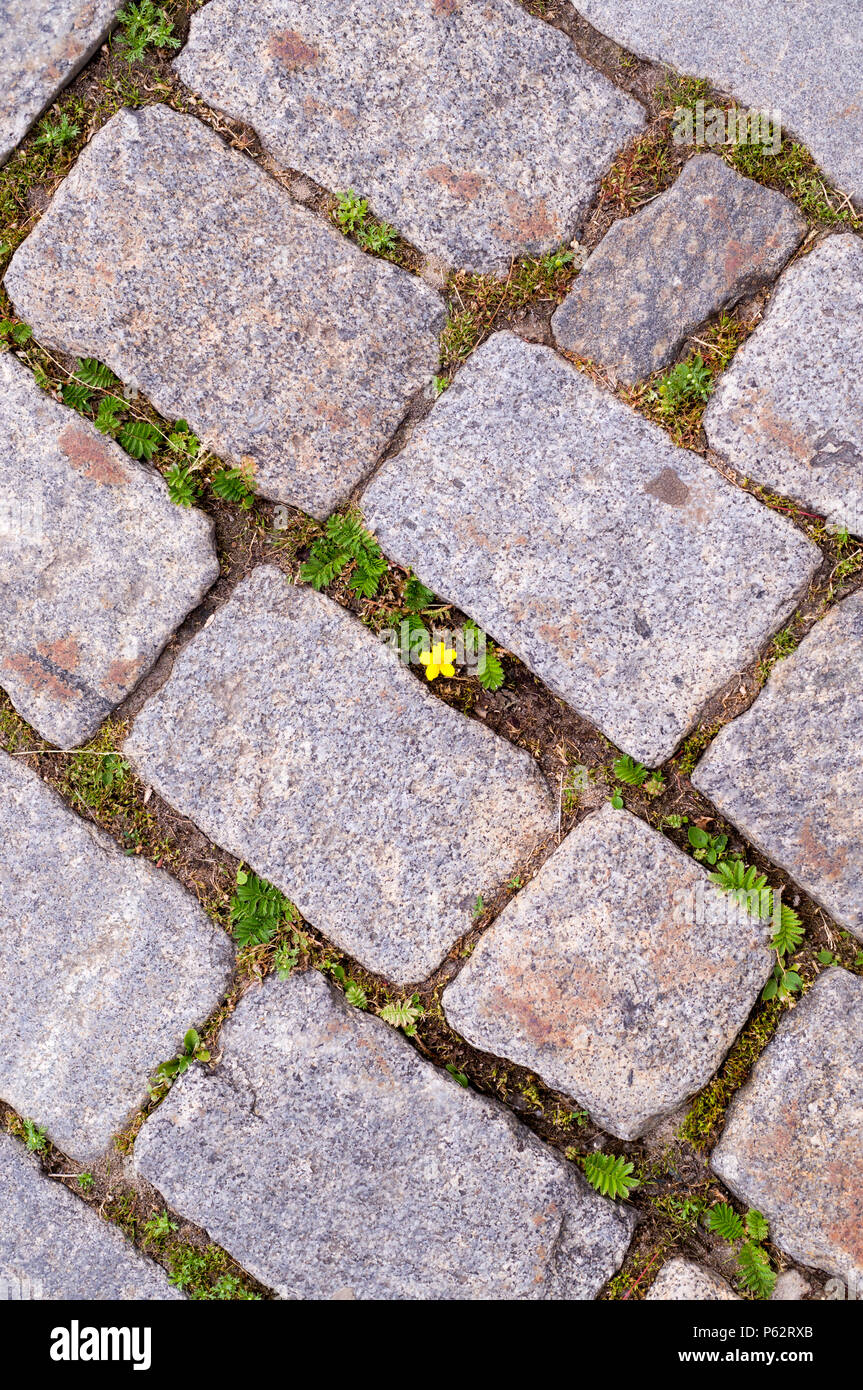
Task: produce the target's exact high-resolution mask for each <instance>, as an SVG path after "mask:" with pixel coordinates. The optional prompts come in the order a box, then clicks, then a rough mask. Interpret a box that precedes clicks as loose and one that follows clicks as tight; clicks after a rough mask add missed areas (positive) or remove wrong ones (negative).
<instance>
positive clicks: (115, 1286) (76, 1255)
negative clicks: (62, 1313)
mask: <svg viewBox="0 0 863 1390" xmlns="http://www.w3.org/2000/svg"><path fill="white" fill-rule="evenodd" d="M0 1210H2V1213H3V1219H2V1221H0V1301H2V1300H4V1299H9V1300H12V1301H14V1302H23V1301H26V1300H30V1299H33V1300H36V1301H41V1300H46V1301H47V1300H52V1301H53V1300H58V1299H59V1300H65V1299H73V1300H81V1301H84V1300H88V1301H89V1300H99V1301H100V1302H101V1301H110V1300H113V1299H139V1300H143V1299H147V1300H152V1299H159V1300H162V1299H165V1300H172V1299H182V1297H183V1295H182V1294H181V1293H180V1292H179V1290H177V1289H175V1288H173V1287H172V1286H171V1285H170V1284H169V1283H168V1278H167V1275H166V1274H165V1272H164V1270H162V1269H160V1268H159V1266H158V1265H157V1264H153V1263H151V1261H149V1260H146V1259H144V1257H143V1255H139V1254H138V1252H137V1250H136V1249H135V1248H134V1246H132V1245H130V1244H129V1242H128V1241H127V1240H125V1239H124V1237H123V1236H122V1235H121V1233H120V1231H119V1230H118V1229H117V1227H116V1226H111V1225H110V1224H109V1223H108V1222H107V1221H100V1219H99V1217H98V1216H97V1215H96V1213H95V1212H94V1211H92V1210H91V1209H90V1207H88V1206H85V1204H84V1203H83V1202H82V1201H80V1200H79V1199H78V1198H76V1197H74V1196H73V1195H72V1193H71V1192H69V1191H68V1190H67V1189H66V1188H65V1187H64V1186H63V1185H62V1183H60V1182H57V1181H56V1180H54V1179H53V1178H49V1177H47V1176H46V1174H45V1173H44V1172H43V1171H42V1168H41V1166H40V1164H39V1162H38V1160H37V1159H36V1158H34V1157H33V1156H32V1155H31V1154H28V1153H27V1151H26V1149H25V1148H24V1146H23V1144H21V1143H19V1142H18V1141H17V1140H15V1139H13V1138H12V1136H11V1135H10V1134H0ZM10 1321H11V1320H10Z"/></svg>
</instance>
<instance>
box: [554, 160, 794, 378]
mask: <svg viewBox="0 0 863 1390" xmlns="http://www.w3.org/2000/svg"><path fill="white" fill-rule="evenodd" d="M805 234H806V219H805V218H804V217H803V216H802V215H801V214H800V213H799V212H798V211H797V209H796V208H795V206H794V204H793V203H791V202H789V201H788V199H787V198H784V197H783V196H782V194H781V193H774V192H773V191H772V189H769V188H762V186H761V185H760V184H758V183H754V182H753V181H752V179H744V178H741V176H740V174H736V173H735V172H734V170H733V169H730V168H729V167H728V165H727V164H726V163H725V162H724V161H723V160H721V159H718V158H717V157H716V155H712V154H709V155H698V156H696V158H695V159H690V160H689V161H688V163H687V164H685V165H684V167H683V171H682V173H681V174H680V177H679V178H678V180H677V182H676V183H675V184H673V185H672V187H671V188H670V189H669V190H668V192H667V193H663V194H661V196H660V197H658V198H655V199H654V200H653V202H652V203H650V204H649V206H648V207H646V208H642V210H641V212H637V213H636V214H635V216H634V217H626V218H621V219H620V220H619V221H617V222H615V223H614V224H613V225H612V227H611V228H610V230H609V231H608V232H607V233H606V235H605V236H604V237H603V239H602V241H601V242H600V243H599V246H598V247H597V248H596V250H595V251H594V252H593V254H592V256H590V258H589V259H588V261H587V264H586V265H585V267H584V269H583V270H582V272H581V274H580V275H579V277H578V279H577V280H576V282H575V287H574V288H573V289H572V291H571V292H570V293H569V295H567V297H566V299H565V300H564V301H563V303H562V304H561V306H560V308H559V309H558V310H557V312H556V313H555V315H554V318H553V319H552V328H553V329H554V333H555V336H556V338H557V341H558V342H559V343H560V345H561V347H564V348H568V349H569V350H570V351H571V352H575V353H577V354H578V355H579V356H580V357H588V358H591V359H592V360H593V361H596V362H601V363H603V365H604V366H606V367H609V368H611V370H612V371H613V372H614V374H615V376H617V377H618V378H619V379H620V380H621V381H629V382H634V381H637V380H638V379H639V378H640V377H644V376H649V374H650V373H651V372H655V371H657V370H658V369H659V368H660V367H664V366H666V364H667V363H669V362H672V361H673V360H674V358H675V356H676V355H677V352H678V350H679V349H680V348H681V347H682V345H683V343H684V342H685V340H686V339H687V338H688V337H689V335H690V334H691V333H693V332H694V331H695V329H696V328H698V326H699V324H701V323H703V322H704V321H705V319H707V318H709V317H710V315H711V314H713V313H716V311H717V310H719V309H721V308H723V307H729V306H730V305H733V304H735V303H736V302H737V300H738V299H740V297H741V296H742V295H744V294H747V293H749V292H750V291H752V290H754V289H756V288H758V286H759V285H761V284H763V283H764V282H765V281H767V280H769V279H771V278H772V277H773V276H774V275H776V274H778V272H779V271H780V270H781V269H782V267H783V265H784V264H785V262H786V261H787V260H788V257H789V256H790V255H791V253H792V252H793V251H794V249H795V248H796V247H797V246H798V245H799V244H800V242H801V241H802V240H803V237H804V236H805Z"/></svg>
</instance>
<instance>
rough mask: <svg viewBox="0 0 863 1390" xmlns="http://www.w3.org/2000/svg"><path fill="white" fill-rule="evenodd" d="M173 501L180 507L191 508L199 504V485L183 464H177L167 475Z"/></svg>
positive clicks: (166, 478)
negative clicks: (196, 503)
mask: <svg viewBox="0 0 863 1390" xmlns="http://www.w3.org/2000/svg"><path fill="white" fill-rule="evenodd" d="M165 482H166V483H167V484H168V493H169V495H170V498H171V501H172V502H174V503H175V504H176V505H177V506H178V507H191V506H192V505H193V503H195V502H197V500H198V495H199V485H198V480H197V478H196V477H195V476H194V475H193V474H192V473H190V472H189V470H188V468H187V467H186V466H185V465H184V464H182V463H175V464H174V465H173V467H172V468H169V469H168V471H167V473H166V474H165Z"/></svg>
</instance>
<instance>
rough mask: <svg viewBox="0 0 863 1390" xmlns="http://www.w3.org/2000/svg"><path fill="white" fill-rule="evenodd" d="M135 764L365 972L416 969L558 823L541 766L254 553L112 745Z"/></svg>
mask: <svg viewBox="0 0 863 1390" xmlns="http://www.w3.org/2000/svg"><path fill="white" fill-rule="evenodd" d="M125 752H126V754H127V755H128V756H129V757H130V758H131V759H132V761H133V762H134V763H135V765H136V767H137V768H138V771H139V772H140V774H141V776H142V777H143V778H144V779H145V780H146V781H147V782H150V783H151V784H152V785H153V786H154V787H155V788H156V789H157V791H158V792H159V793H160V794H161V795H162V796H163V797H164V798H165V799H166V800H167V801H169V802H170V803H171V805H172V806H175V807H176V808H177V809H178V810H179V811H181V812H182V813H183V815H186V816H189V817H190V818H191V819H192V820H193V821H194V822H195V824H196V825H198V826H199V827H200V828H201V830H203V831H204V833H205V834H206V835H208V836H209V837H210V839H211V840H214V841H215V842H216V843H217V844H219V845H222V846H223V847H224V848H225V849H227V850H230V852H231V853H232V854H235V855H237V857H238V858H240V859H245V860H247V861H248V862H249V864H251V866H252V868H253V869H254V870H255V872H256V873H258V874H260V875H261V877H262V878H265V879H268V880H269V881H270V882H271V883H274V884H276V885H277V886H278V887H279V888H281V889H282V890H283V891H284V892H285V893H287V895H288V897H289V898H291V899H292V900H293V902H295V903H296V905H297V907H299V909H300V911H301V912H302V913H303V915H304V916H305V917H306V918H308V920H309V921H310V922H312V923H314V925H315V926H316V927H318V928H320V930H321V931H322V932H324V934H325V935H326V936H328V937H329V938H330V940H332V941H334V942H335V943H336V945H338V946H340V947H341V948H342V949H343V950H345V951H349V952H350V953H351V954H352V955H355V956H356V957H357V958H358V959H359V960H360V961H361V962H362V963H363V965H365V966H367V967H368V968H369V969H370V970H375V971H379V972H381V973H382V974H384V975H388V976H389V977H390V978H391V979H393V980H398V981H401V982H407V981H416V980H420V979H422V978H424V977H425V976H426V975H428V974H429V972H430V971H431V970H433V969H434V968H435V967H436V966H437V965H439V964H440V962H441V960H442V958H443V957H444V956H445V954H446V952H447V951H448V950H449V948H450V947H451V946H452V944H453V942H454V941H455V940H456V939H457V938H458V937H459V936H461V935H462V934H463V933H464V932H465V931H467V929H468V927H469V926H470V924H471V920H472V917H471V911H472V908H473V906H474V903H475V901H476V898H477V895H478V894H481V893H487V892H489V891H490V890H491V889H492V888H493V887H494V886H495V885H497V884H499V883H503V882H505V881H506V879H507V878H509V877H510V876H511V875H512V873H513V872H514V870H515V868H516V866H517V865H518V864H519V863H520V862H521V861H522V860H523V859H524V858H525V857H526V856H527V855H529V854H530V853H531V851H532V850H533V849H534V848H535V847H536V845H537V844H538V843H539V842H540V841H541V840H542V839H543V837H544V836H547V835H550V834H551V833H552V831H553V829H554V825H555V822H556V818H555V814H554V813H555V807H554V802H553V798H552V796H551V792H550V789H549V787H548V784H547V783H546V781H545V779H544V778H543V777H542V775H541V773H540V771H539V769H538V767H537V765H536V763H535V762H534V761H533V759H532V758H531V757H530V755H529V754H528V753H525V752H521V751H519V750H517V749H515V748H513V747H512V745H511V744H508V743H506V742H505V741H504V740H503V739H502V738H499V737H498V736H497V735H496V734H493V733H492V732H491V730H490V729H487V728H485V727H484V726H483V725H481V724H479V723H478V722H476V721H475V720H471V719H468V718H466V717H465V715H463V714H461V713H459V712H458V711H456V710H453V709H451V708H450V707H449V706H448V705H445V704H444V703H443V702H442V701H441V700H438V699H437V698H436V696H434V695H432V694H431V693H430V692H429V691H428V690H427V689H425V688H424V686H423V684H422V683H421V682H420V680H418V679H417V678H416V677H415V676H413V675H411V674H410V673H409V672H408V671H407V670H406V668H405V667H404V666H403V665H401V663H400V662H399V660H398V658H397V657H395V656H393V655H391V654H390V652H389V651H388V649H387V648H386V647H385V646H384V645H383V644H382V643H381V642H380V641H378V639H377V638H376V637H374V636H373V635H372V633H370V632H369V630H368V629H367V628H365V627H363V626H362V624H361V623H360V622H358V620H357V619H356V618H354V617H353V616H352V615H351V614H349V613H347V612H346V611H345V609H343V608H341V607H340V606H339V605H338V604H337V603H334V602H333V601H332V600H331V599H328V598H325V597H324V596H323V595H321V594H317V593H315V592H314V590H313V589H308V588H304V587H303V588H300V587H296V586H294V585H291V584H290V583H288V581H287V580H286V579H285V577H284V575H283V574H282V573H281V572H280V571H279V570H277V569H274V568H272V567H270V566H261V567H260V568H259V569H257V570H255V571H254V573H253V574H252V575H251V577H250V578H249V579H247V580H244V581H243V583H241V584H240V585H238V587H237V589H236V590H235V591H234V594H233V597H232V598H231V601H230V602H229V603H228V604H227V605H226V606H225V607H224V608H222V609H221V610H220V612H218V613H217V614H216V616H215V618H214V619H213V620H212V622H211V623H210V624H209V626H208V627H207V628H206V629H205V630H204V631H203V632H202V633H201V634H200V635H199V636H198V637H196V638H195V639H194V640H193V641H192V642H191V643H190V644H189V646H188V647H187V648H186V650H185V651H184V652H183V653H182V654H181V655H180V656H179V657H178V659H177V661H176V664H175V666H174V671H173V674H172V676H171V679H170V680H169V681H168V682H167V684H166V685H165V686H164V687H163V688H162V690H160V691H159V693H158V694H157V695H156V696H154V697H153V699H151V700H150V701H148V703H147V704H146V705H145V706H144V709H143V710H142V712H141V713H140V714H139V715H138V718H137V719H136V721H135V725H134V728H133V730H132V733H131V734H130V736H129V738H128V739H127V741H126V744H125Z"/></svg>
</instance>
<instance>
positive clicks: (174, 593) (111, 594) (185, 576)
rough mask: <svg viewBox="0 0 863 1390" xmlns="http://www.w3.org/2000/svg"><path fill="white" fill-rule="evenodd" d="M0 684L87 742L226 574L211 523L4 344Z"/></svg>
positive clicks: (43, 726)
mask: <svg viewBox="0 0 863 1390" xmlns="http://www.w3.org/2000/svg"><path fill="white" fill-rule="evenodd" d="M0 430H2V432H3V435H4V441H5V443H4V448H3V452H2V457H0V492H2V497H0V585H2V590H3V624H2V629H0V685H2V686H3V688H4V689H5V690H6V691H7V692H8V694H9V698H10V699H11V701H12V703H13V705H14V706H15V708H16V709H17V710H18V712H19V714H21V715H23V717H24V718H25V719H26V720H27V721H28V723H29V724H32V726H33V728H34V729H36V731H37V732H38V733H40V734H41V735H42V737H43V738H46V739H48V740H49V741H50V742H51V743H56V744H59V745H61V746H63V747H68V746H71V745H74V744H77V743H83V742H84V741H85V739H88V738H90V737H91V736H92V735H93V734H94V733H95V732H96V730H97V729H98V727H99V725H100V724H101V723H102V721H103V720H104V719H105V718H106V717H107V716H108V715H109V714H110V713H111V711H112V710H113V709H114V708H115V706H117V705H118V704H119V703H120V702H121V701H122V700H123V699H125V697H126V696H127V695H128V694H129V691H130V690H132V689H133V688H134V686H135V685H137V683H138V681H139V680H140V679H141V677H142V676H144V675H146V673H147V671H149V670H150V668H151V666H152V665H153V663H154V662H155V660H156V658H157V657H158V655H159V653H160V651H161V650H162V648H163V647H164V645H165V643H166V642H167V641H168V639H169V638H170V637H171V635H172V633H173V632H174V630H175V629H176V628H178V627H179V626H180V624H181V623H182V621H183V619H184V618H185V617H186V615H187V614H188V613H189V612H190V610H191V609H192V608H194V607H195V606H196V605H197V604H198V603H199V602H200V600H201V598H202V597H203V595H204V594H205V593H206V591H207V589H209V587H210V585H211V584H213V583H215V581H216V579H218V577H219V562H218V559H217V558H216V547H215V544H214V540H213V523H212V522H211V521H210V519H209V517H206V516H205V515H204V513H203V512H199V511H196V510H194V509H186V508H185V507H178V506H175V505H174V503H173V502H172V501H171V499H170V497H169V495H168V489H167V487H166V486H165V484H164V482H163V481H162V479H161V478H160V477H159V475H158V473H157V472H156V471H155V469H152V468H149V467H146V466H145V465H144V464H141V463H136V462H135V460H134V459H131V458H130V457H129V455H128V454H126V453H124V452H123V450H122V449H121V448H120V447H119V445H117V444H115V443H113V441H112V440H110V439H106V437H105V436H104V435H103V434H100V433H99V431H98V430H97V429H96V428H95V427H94V426H93V425H92V424H91V423H90V421H89V420H86V419H84V418H83V417H82V416H81V415H78V414H77V413H76V412H75V411H74V410H69V409H67V407H66V406H65V405H60V404H58V402H57V401H55V400H53V399H52V398H51V397H50V396H49V395H48V394H47V393H46V392H45V391H42V390H40V389H39V387H38V386H37V385H36V380H35V378H34V377H33V376H32V375H31V373H30V372H29V371H28V370H27V368H26V367H24V366H22V364H21V363H20V362H18V361H17V360H16V359H15V358H14V357H13V356H12V355H11V354H10V353H5V354H3V355H2V356H0Z"/></svg>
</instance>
